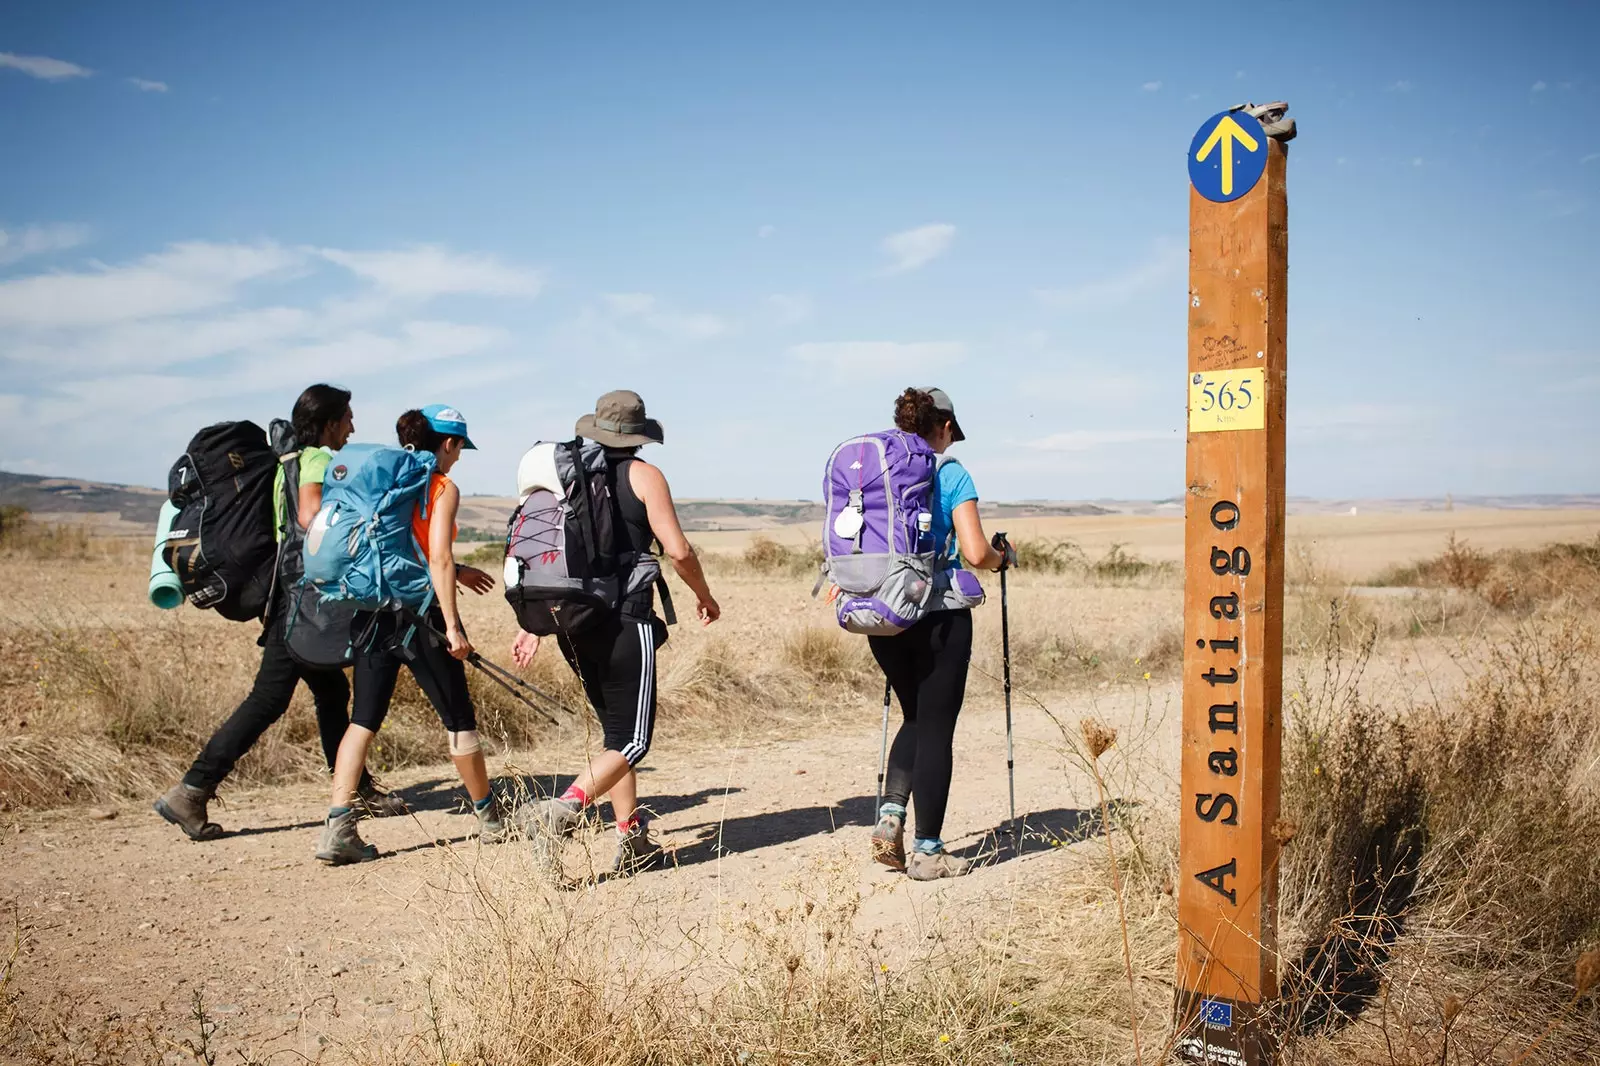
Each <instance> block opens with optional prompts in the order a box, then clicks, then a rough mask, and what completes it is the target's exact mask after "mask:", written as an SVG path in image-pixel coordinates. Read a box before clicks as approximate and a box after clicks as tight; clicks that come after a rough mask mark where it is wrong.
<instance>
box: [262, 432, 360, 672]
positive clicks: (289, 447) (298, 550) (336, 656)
mask: <svg viewBox="0 0 1600 1066" xmlns="http://www.w3.org/2000/svg"><path fill="white" fill-rule="evenodd" d="M267 436H268V437H269V438H270V440H271V442H272V451H273V454H274V455H276V456H277V457H278V463H279V465H281V466H282V467H283V516H284V517H283V539H282V540H280V541H279V542H278V565H277V570H276V580H277V587H276V590H275V592H274V595H275V596H278V597H281V598H282V600H283V603H284V606H285V607H286V608H287V610H286V611H285V612H284V633H283V640H284V644H285V646H286V647H287V648H288V649H289V656H290V657H291V658H292V659H294V660H295V661H296V662H298V663H299V664H300V665H301V666H311V667H318V668H329V669H331V668H337V667H343V666H349V665H350V662H351V659H352V658H353V655H352V648H351V640H350V637H351V629H352V626H353V624H354V622H355V605H354V604H352V603H350V602H349V601H347V600H325V599H323V598H322V590H321V589H319V588H318V587H317V586H316V585H313V584H311V583H310V582H308V581H305V580H303V578H304V577H305V572H306V563H305V554H304V552H303V550H302V545H303V544H304V543H305V539H306V531H305V530H303V529H301V528H300V519H299V512H300V455H301V452H302V449H301V447H300V442H299V441H298V440H296V439H295V435H294V427H293V426H292V425H291V424H290V423H288V422H286V421H284V420H283V419H281V418H275V419H273V420H272V422H271V424H270V425H269V426H268V427H267Z"/></svg>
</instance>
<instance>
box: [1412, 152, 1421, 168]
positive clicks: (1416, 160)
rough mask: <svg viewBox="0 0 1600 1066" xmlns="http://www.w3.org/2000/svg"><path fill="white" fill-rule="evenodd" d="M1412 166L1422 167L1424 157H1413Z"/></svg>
mask: <svg viewBox="0 0 1600 1066" xmlns="http://www.w3.org/2000/svg"><path fill="white" fill-rule="evenodd" d="M1411 165H1412V166H1414V167H1420V166H1421V165H1422V157H1421V156H1420V155H1419V156H1413V157H1412V159H1411Z"/></svg>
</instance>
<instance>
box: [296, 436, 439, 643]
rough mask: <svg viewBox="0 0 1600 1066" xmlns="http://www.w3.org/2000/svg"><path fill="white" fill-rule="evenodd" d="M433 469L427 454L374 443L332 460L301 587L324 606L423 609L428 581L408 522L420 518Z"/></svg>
mask: <svg viewBox="0 0 1600 1066" xmlns="http://www.w3.org/2000/svg"><path fill="white" fill-rule="evenodd" d="M433 466H434V459H433V456H432V455H431V454H430V453H427V452H415V451H411V450H410V449H406V448H389V447H384V446H382V445H378V444H352V445H349V446H347V447H345V448H344V449H343V450H342V451H339V452H336V453H335V454H334V456H333V459H332V461H331V462H330V463H329V464H328V473H327V476H326V478H325V479H324V481H323V483H322V509H321V510H319V511H318V512H317V516H316V518H314V519H312V521H311V526H310V528H309V529H307V530H306V539H305V549H304V551H305V580H306V582H307V583H309V584H311V585H314V586H316V588H317V590H318V591H319V592H320V593H321V595H322V598H323V599H324V600H340V601H345V602H348V603H350V604H352V605H353V606H355V607H356V608H358V609H360V610H364V611H375V610H380V609H382V608H386V607H409V608H411V609H412V610H416V611H424V610H426V609H427V607H428V605H429V604H430V603H431V602H432V599H433V581H432V579H431V577H430V576H429V574H428V564H427V563H426V562H425V561H424V558H423V551H422V545H420V544H418V543H417V538H416V536H415V534H413V533H412V532H411V518H412V515H413V514H414V513H416V512H417V511H418V510H419V509H420V510H422V511H423V513H424V515H426V512H427V506H428V483H429V481H430V480H432V475H433Z"/></svg>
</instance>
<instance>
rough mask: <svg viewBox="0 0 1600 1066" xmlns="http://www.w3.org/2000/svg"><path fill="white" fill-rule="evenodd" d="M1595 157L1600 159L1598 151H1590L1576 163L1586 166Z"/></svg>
mask: <svg viewBox="0 0 1600 1066" xmlns="http://www.w3.org/2000/svg"><path fill="white" fill-rule="evenodd" d="M1597 159H1600V152H1590V153H1589V154H1588V155H1586V156H1584V157H1583V158H1582V159H1580V160H1578V165H1579V166H1580V167H1586V166H1588V165H1589V164H1590V163H1593V162H1594V161H1595V160H1597Z"/></svg>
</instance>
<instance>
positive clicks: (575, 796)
mask: <svg viewBox="0 0 1600 1066" xmlns="http://www.w3.org/2000/svg"><path fill="white" fill-rule="evenodd" d="M561 798H562V799H563V800H571V801H572V802H574V803H576V804H577V805H578V809H579V810H582V809H583V808H585V807H587V806H589V797H588V796H587V795H585V794H584V791H583V789H581V788H579V787H578V786H577V785H568V786H567V790H566V791H565V792H563V793H561Z"/></svg>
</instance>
